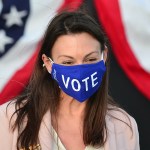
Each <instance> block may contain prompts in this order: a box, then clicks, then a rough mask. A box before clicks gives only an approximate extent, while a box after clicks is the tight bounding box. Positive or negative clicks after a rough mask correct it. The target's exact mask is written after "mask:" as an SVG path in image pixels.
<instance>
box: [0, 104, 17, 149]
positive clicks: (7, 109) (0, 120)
mask: <svg viewBox="0 0 150 150" xmlns="http://www.w3.org/2000/svg"><path fill="white" fill-rule="evenodd" d="M14 111H15V105H14V103H10V104H9V102H7V103H5V104H3V105H1V106H0V141H1V142H0V147H1V149H12V144H13V141H14V140H17V139H16V137H17V136H16V135H17V131H12V130H11V126H10V119H11V116H12V115H13V113H14ZM6 139H7V140H6Z"/></svg>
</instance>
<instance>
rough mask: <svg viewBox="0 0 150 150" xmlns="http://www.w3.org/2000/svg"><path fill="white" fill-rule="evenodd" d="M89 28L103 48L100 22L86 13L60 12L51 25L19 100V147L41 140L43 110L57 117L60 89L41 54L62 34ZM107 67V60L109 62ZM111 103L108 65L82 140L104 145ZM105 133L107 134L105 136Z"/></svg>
mask: <svg viewBox="0 0 150 150" xmlns="http://www.w3.org/2000/svg"><path fill="white" fill-rule="evenodd" d="M81 32H87V33H89V34H90V35H92V36H93V37H94V38H95V39H97V40H98V41H99V42H100V45H101V51H102V50H104V47H105V43H106V40H105V36H104V34H103V32H102V30H101V29H100V27H99V24H98V23H97V22H96V21H95V20H94V19H92V18H91V17H90V16H88V15H87V14H85V13H83V12H80V11H78V12H77V11H76V12H61V13H59V14H58V15H56V16H55V17H54V18H53V19H52V21H51V22H50V24H49V25H48V28H47V31H46V33H45V36H44V39H43V42H42V46H41V50H40V52H39V54H38V57H37V61H36V64H35V69H34V71H33V74H32V77H31V79H30V83H29V85H28V87H27V89H26V90H25V92H24V93H23V94H22V95H21V96H19V97H18V98H17V100H16V111H15V113H14V114H17V119H16V121H15V124H14V126H13V127H14V128H13V129H15V128H16V127H18V130H19V132H20V134H19V137H18V141H17V149H19V147H20V146H21V147H23V148H25V149H28V147H29V146H32V145H35V144H37V143H38V133H39V128H40V125H41V121H42V118H43V116H44V114H45V113H46V112H47V111H48V110H50V113H51V115H52V116H54V117H57V110H58V106H59V102H60V96H59V95H60V89H59V86H58V85H57V83H56V82H55V81H54V80H53V79H52V77H51V76H50V74H49V73H48V72H47V71H46V69H44V68H43V67H42V64H43V61H42V59H41V58H42V54H46V55H47V56H49V57H51V49H52V47H53V45H54V43H55V41H56V39H57V38H58V37H59V36H60V35H67V34H69V33H71V34H76V33H81ZM106 67H107V68H108V64H107V62H106ZM108 104H111V105H113V103H112V100H111V99H110V98H109V96H108V69H107V71H106V73H105V75H104V77H103V81H102V85H101V87H100V88H99V89H98V91H97V92H96V93H94V95H92V97H90V99H89V100H88V101H87V104H86V108H85V117H84V125H83V141H84V143H85V145H93V146H103V145H104V143H105V140H106V138H107V130H106V122H105V116H106V112H107V110H108ZM25 117H27V124H26V126H25V128H24V129H23V130H21V127H22V122H23V120H24V119H25ZM104 135H105V137H106V138H104Z"/></svg>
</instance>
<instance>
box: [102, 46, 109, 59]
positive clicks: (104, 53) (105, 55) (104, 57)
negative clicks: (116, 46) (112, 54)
mask: <svg viewBox="0 0 150 150" xmlns="http://www.w3.org/2000/svg"><path fill="white" fill-rule="evenodd" d="M107 55H108V47H107V46H106V45H105V49H104V51H103V59H104V62H106V60H107Z"/></svg>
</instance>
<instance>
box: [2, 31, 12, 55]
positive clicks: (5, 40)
mask: <svg viewBox="0 0 150 150" xmlns="http://www.w3.org/2000/svg"><path fill="white" fill-rule="evenodd" d="M13 41H14V40H13V39H12V38H10V37H8V36H7V35H6V33H5V31H4V30H0V53H3V52H4V51H5V45H6V44H10V43H12V42H13Z"/></svg>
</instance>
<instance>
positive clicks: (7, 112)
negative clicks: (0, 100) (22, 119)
mask: <svg viewBox="0 0 150 150" xmlns="http://www.w3.org/2000/svg"><path fill="white" fill-rule="evenodd" d="M14 112H15V102H14V101H12V102H11V101H9V102H6V103H4V104H3V105H0V120H2V119H7V120H10V118H11V116H12V115H13V113H14Z"/></svg>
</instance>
